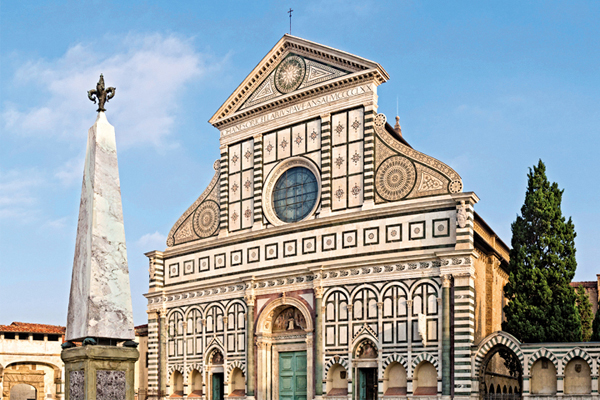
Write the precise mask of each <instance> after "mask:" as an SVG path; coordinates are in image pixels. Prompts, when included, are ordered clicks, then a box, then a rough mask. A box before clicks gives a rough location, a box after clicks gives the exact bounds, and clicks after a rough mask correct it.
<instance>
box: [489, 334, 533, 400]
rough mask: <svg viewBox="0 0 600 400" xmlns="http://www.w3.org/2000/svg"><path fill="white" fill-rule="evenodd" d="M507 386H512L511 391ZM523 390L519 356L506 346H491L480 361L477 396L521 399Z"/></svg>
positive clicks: (511, 399)
mask: <svg viewBox="0 0 600 400" xmlns="http://www.w3.org/2000/svg"><path fill="white" fill-rule="evenodd" d="M508 387H512V388H514V390H513V391H512V393H509V392H508V389H507V388H508ZM522 391H523V369H522V367H521V362H520V360H519V357H517V355H516V354H515V353H514V352H513V351H512V350H511V349H510V348H508V347H507V346H505V345H503V344H497V345H496V346H494V347H492V348H491V349H490V350H489V351H488V353H487V354H486V356H485V358H484V359H483V361H482V363H481V368H480V370H479V395H480V396H479V397H480V399H483V400H492V399H497V398H499V397H498V395H499V394H501V395H502V399H506V400H518V399H521V393H522Z"/></svg>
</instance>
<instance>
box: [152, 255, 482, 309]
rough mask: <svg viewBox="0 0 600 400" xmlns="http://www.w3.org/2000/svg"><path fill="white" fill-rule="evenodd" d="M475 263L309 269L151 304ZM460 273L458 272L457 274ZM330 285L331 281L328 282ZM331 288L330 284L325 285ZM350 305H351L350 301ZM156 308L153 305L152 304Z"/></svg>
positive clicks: (164, 297)
mask: <svg viewBox="0 0 600 400" xmlns="http://www.w3.org/2000/svg"><path fill="white" fill-rule="evenodd" d="M466 265H471V258H470V257H454V258H444V259H440V260H430V261H418V262H406V263H398V264H390V265H376V266H371V267H360V268H346V269H338V270H335V271H322V272H321V271H319V272H316V273H309V274H305V275H298V276H293V277H281V278H276V279H273V278H271V279H265V280H256V281H253V282H251V283H240V284H235V285H227V286H220V287H212V288H207V289H203V290H194V291H189V292H185V293H177V294H168V295H162V296H147V297H148V305H149V306H150V305H159V304H165V303H176V302H179V301H181V300H188V299H195V298H198V299H199V300H200V299H201V300H204V301H212V300H214V298H212V296H215V295H224V294H227V297H228V298H229V299H232V298H235V295H233V297H232V296H231V295H230V293H236V292H239V297H240V298H242V297H243V298H248V296H244V295H243V294H242V293H241V292H243V291H244V292H245V291H246V290H259V291H260V290H262V289H268V288H273V287H279V286H281V287H283V286H289V285H298V284H303V283H305V284H306V283H311V282H313V281H315V280H318V281H321V282H323V283H327V282H332V283H333V282H339V279H340V278H351V277H355V276H367V275H375V274H382V275H385V274H387V273H397V272H401V271H411V270H426V269H431V268H438V267H443V266H466ZM455 276H456V275H455ZM326 286H327V285H326ZM323 289H325V290H326V289H327V287H325V288H323ZM348 306H350V305H348ZM151 308H152V306H151Z"/></svg>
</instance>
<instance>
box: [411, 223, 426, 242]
mask: <svg viewBox="0 0 600 400" xmlns="http://www.w3.org/2000/svg"><path fill="white" fill-rule="evenodd" d="M422 239H425V221H419V222H411V223H409V224H408V240H422Z"/></svg>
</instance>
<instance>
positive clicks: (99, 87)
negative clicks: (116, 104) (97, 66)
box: [88, 74, 117, 112]
mask: <svg viewBox="0 0 600 400" xmlns="http://www.w3.org/2000/svg"><path fill="white" fill-rule="evenodd" d="M116 90H117V89H115V88H114V87H109V88H107V89H105V88H104V76H102V74H100V80H99V81H98V83H97V84H96V89H95V90H94V89H92V90H88V98H89V99H90V100H91V101H93V102H94V104H96V99H98V109H97V110H96V111H98V112H100V111H106V109H105V108H104V103H108V101H109V100H110V99H112V98H113V97H115V91H116ZM94 97H96V98H94Z"/></svg>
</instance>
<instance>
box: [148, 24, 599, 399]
mask: <svg viewBox="0 0 600 400" xmlns="http://www.w3.org/2000/svg"><path fill="white" fill-rule="evenodd" d="M388 79H389V76H388V74H387V72H386V71H385V70H384V69H383V67H382V66H381V65H379V64H377V63H376V62H373V61H369V60H366V59H364V58H361V57H358V56H355V55H352V54H349V53H346V52H343V51H340V50H337V49H333V48H330V47H327V46H323V45H320V44H318V43H314V42H310V41H307V40H304V39H301V38H297V37H294V36H290V35H285V36H284V37H283V38H282V39H281V40H280V41H279V42H278V43H277V44H276V45H275V47H273V48H272V49H271V51H270V52H269V53H268V54H267V55H266V56H265V57H264V58H263V59H262V60H261V61H260V63H259V64H258V65H257V66H256V67H255V68H254V70H253V71H252V72H251V73H250V74H249V75H248V77H247V78H246V79H245V80H244V81H243V82H242V83H241V84H240V86H239V87H238V88H237V89H236V90H235V91H234V93H233V94H232V95H231V96H230V97H229V98H228V99H227V100H226V101H225V103H224V104H223V105H222V106H221V107H220V108H219V110H217V112H216V113H215V115H214V116H213V117H212V118H211V119H210V121H209V122H210V123H211V124H212V125H213V126H214V127H215V128H217V129H218V130H219V132H220V159H219V160H217V161H216V162H215V164H214V170H215V173H214V177H213V179H212V180H211V182H210V183H209V185H208V187H207V188H206V190H205V191H204V192H203V193H202V194H201V195H200V197H199V198H198V199H197V200H196V201H195V202H194V203H193V204H192V205H191V206H190V207H189V208H188V210H186V211H185V212H184V213H183V215H182V216H181V218H179V220H178V221H177V222H176V223H175V225H174V226H173V228H172V229H171V231H170V233H169V235H168V239H167V248H166V249H165V250H164V251H152V252H149V253H147V254H146V255H147V256H148V258H149V261H150V286H149V292H148V293H147V294H146V297H147V299H148V354H149V356H148V357H149V358H148V396H149V397H151V398H164V397H185V398H201V399H206V400H208V399H211V400H220V399H223V398H225V397H229V398H240V397H243V398H247V399H253V400H254V399H257V400H276V399H285V400H288V399H289V400H296V399H298V400H301V399H331V400H334V399H335V400H338V399H339V400H341V399H344V400H350V399H352V400H372V399H375V398H389V399H392V398H398V399H400V398H402V399H406V398H412V397H413V396H426V397H427V396H428V397H429V398H432V399H433V398H455V399H465V400H466V399H478V398H496V397H493V396H496V395H497V394H503V395H505V397H503V398H507V399H508V398H515V399H516V398H521V397H529V398H532V399H533V398H537V397H538V396H543V395H546V394H548V393H549V394H552V393H554V394H561V395H563V394H573V395H575V394H581V395H585V396H587V397H585V398H597V389H598V388H597V358H598V355H599V352H598V348H597V346H595V345H592V344H587V345H586V344H564V345H563V344H561V345H560V346H559V345H554V347H552V346H553V345H535V346H534V345H523V344H521V343H518V341H516V340H515V339H514V338H513V337H511V336H510V335H508V334H506V333H503V332H501V331H500V330H501V322H502V319H503V315H502V306H503V305H504V304H505V303H506V300H505V299H504V297H503V291H502V288H503V286H504V284H505V283H506V282H507V279H508V275H507V272H506V266H507V263H508V247H507V246H506V245H505V244H504V243H503V242H502V240H500V238H498V237H497V235H496V234H495V233H494V231H493V230H492V229H491V228H490V227H489V226H488V225H487V224H486V223H485V221H484V220H483V219H482V218H481V217H480V216H479V215H478V214H477V213H476V212H475V206H476V204H477V202H478V201H479V198H478V197H477V195H476V194H475V193H473V192H464V191H463V182H462V179H461V178H460V176H459V174H458V173H457V172H456V171H454V170H453V169H452V168H451V167H449V166H448V165H446V164H444V163H443V162H441V161H439V160H437V159H435V158H433V157H430V156H428V155H426V154H424V153H422V152H420V151H418V150H416V149H413V148H412V146H411V145H410V144H409V143H408V141H407V140H406V139H405V138H404V137H403V135H402V132H401V129H400V126H399V124H398V120H397V121H396V126H394V127H393V126H391V125H390V124H389V123H388V122H387V119H386V117H385V115H383V114H381V113H378V112H377V108H378V104H377V99H378V96H377V91H378V88H379V85H381V84H383V83H385V82H386V81H387V80H388ZM586 346H587V347H586ZM571 361H573V362H571ZM549 363H550V364H549ZM549 365H552V366H554V370H553V369H552V368H550V367H549ZM576 365H577V366H576ZM583 365H585V366H587V369H586V367H584V366H583ZM537 368H540V371H542V373H543V374H545V375H540V374H537V376H536V374H534V373H533V371H536V369H537ZM553 371H554V372H553ZM538 376H543V379H541V378H538ZM573 379H575V381H573ZM573 382H576V383H573ZM578 391H579V392H578ZM490 396H491V397H490ZM591 396H593V397H591ZM421 398H423V397H421Z"/></svg>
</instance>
